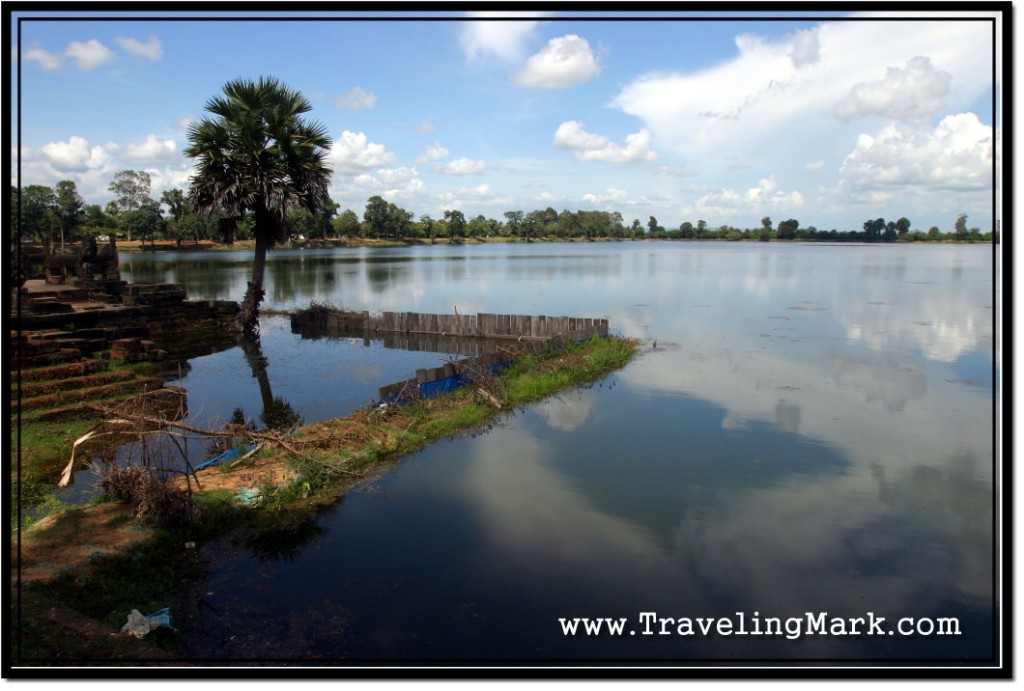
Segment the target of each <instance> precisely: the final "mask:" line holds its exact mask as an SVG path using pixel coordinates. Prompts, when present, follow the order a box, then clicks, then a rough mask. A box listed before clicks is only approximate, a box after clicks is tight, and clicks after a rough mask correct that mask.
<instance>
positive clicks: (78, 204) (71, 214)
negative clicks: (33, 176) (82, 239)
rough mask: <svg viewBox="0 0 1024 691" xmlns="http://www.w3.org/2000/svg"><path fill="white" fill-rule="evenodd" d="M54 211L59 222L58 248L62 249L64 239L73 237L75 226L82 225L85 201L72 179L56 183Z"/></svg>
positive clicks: (69, 239)
mask: <svg viewBox="0 0 1024 691" xmlns="http://www.w3.org/2000/svg"><path fill="white" fill-rule="evenodd" d="M55 194H56V207H55V210H56V213H57V220H58V221H59V222H60V248H61V249H64V240H65V239H67V240H68V241H69V242H70V241H71V240H73V239H74V233H75V228H77V227H78V226H80V225H82V221H83V220H84V218H85V202H84V201H83V200H82V197H81V195H79V194H78V188H77V187H76V186H75V182H74V180H61V181H60V182H58V183H57V189H56V190H55Z"/></svg>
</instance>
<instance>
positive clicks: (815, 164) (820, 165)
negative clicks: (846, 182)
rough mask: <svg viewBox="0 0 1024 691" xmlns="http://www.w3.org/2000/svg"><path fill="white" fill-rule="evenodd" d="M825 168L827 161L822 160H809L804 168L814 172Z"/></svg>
mask: <svg viewBox="0 0 1024 691" xmlns="http://www.w3.org/2000/svg"><path fill="white" fill-rule="evenodd" d="M824 169H825V161H822V160H817V161H809V162H808V163H807V164H806V165H804V170H806V171H809V172H812V173H815V172H817V171H819V170H824Z"/></svg>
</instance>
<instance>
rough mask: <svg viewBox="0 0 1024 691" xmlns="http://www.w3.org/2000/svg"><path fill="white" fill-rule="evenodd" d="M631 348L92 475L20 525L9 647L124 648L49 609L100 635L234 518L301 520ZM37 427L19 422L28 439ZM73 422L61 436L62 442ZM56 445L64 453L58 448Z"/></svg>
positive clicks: (541, 364) (153, 602)
mask: <svg viewBox="0 0 1024 691" xmlns="http://www.w3.org/2000/svg"><path fill="white" fill-rule="evenodd" d="M637 347H638V343H637V342H636V341H632V340H627V339H622V338H595V339H593V340H591V341H588V342H586V343H582V344H574V345H569V346H567V347H566V348H564V349H562V350H552V351H546V352H541V353H525V352H524V353H522V354H521V355H520V356H519V358H518V359H517V361H516V363H515V364H514V365H512V366H511V367H509V368H508V369H506V370H504V371H503V372H501V373H499V374H497V375H487V376H480V377H477V378H475V379H474V380H473V381H472V383H471V384H470V385H469V386H465V387H463V388H460V389H458V390H456V391H454V392H452V393H450V394H447V395H445V396H441V397H438V398H434V399H421V400H414V401H411V402H409V403H406V404H403V405H397V404H388V405H380V406H371V407H367V408H363V409H359V410H356V411H353V412H352V413H351V414H350V415H347V416H345V417H343V418H337V419H331V420H325V421H322V422H318V423H315V424H311V425H306V426H303V427H299V428H296V429H293V430H290V431H289V433H287V434H283V433H276V432H274V431H272V430H264V431H262V432H256V431H255V430H252V429H245V428H242V427H239V426H236V427H233V428H231V429H229V430H227V431H226V432H224V434H225V435H226V436H225V439H227V440H231V441H229V442H228V443H232V441H233V443H236V444H239V445H240V446H243V447H249V446H250V444H251V443H252V442H254V441H258V442H262V444H261V446H260V449H259V450H258V451H257V452H255V453H252V454H249V455H247V456H245V455H242V457H241V458H239V459H238V460H235V461H232V462H228V463H224V464H221V465H218V466H215V467H211V468H208V469H206V470H202V471H200V472H198V473H196V474H195V475H194V476H191V477H190V478H189V481H188V482H187V483H186V482H185V481H184V479H181V480H171V481H170V482H169V483H154V482H153V480H152V478H151V477H148V476H147V475H146V473H140V472H138V471H130V470H129V471H124V470H111V469H108V470H109V472H105V473H104V472H101V481H102V483H103V487H104V488H105V490H106V496H105V497H103V498H102V499H101V500H97V501H95V502H93V503H91V504H90V505H87V506H82V507H75V508H71V509H69V510H64V511H59V512H56V513H54V514H53V515H51V516H49V517H47V518H46V519H44V520H42V521H39V522H38V523H37V524H36V525H34V526H33V527H32V528H30V529H25V530H24V531H22V532H21V534H20V535H19V540H18V541H17V542H18V544H16V545H15V549H16V550H20V551H19V552H17V553H16V554H15V563H16V564H17V567H18V571H17V573H16V574H15V575H16V576H17V577H19V578H20V585H21V587H20V589H19V590H20V593H19V597H20V602H21V605H22V609H21V615H22V616H21V617H20V618H19V621H18V622H17V623H16V627H18V630H17V634H18V643H19V650H18V651H17V652H16V655H17V657H18V659H19V660H21V661H25V662H27V661H29V660H31V659H37V660H38V659H48V660H54V659H56V658H60V659H75V658H76V657H77V658H79V659H81V658H90V657H91V658H93V659H117V658H119V657H126V658H127V657H130V656H131V650H130V649H122V648H121V647H120V646H118V645H116V644H113V643H112V642H111V640H110V637H109V636H103V637H99V636H97V637H93V638H89V637H88V636H86V637H82V636H69V635H67V634H68V632H67V630H65V629H62V628H61V627H59V626H54V622H53V621H52V618H53V616H54V615H53V612H54V611H57V610H55V609H54V608H57V607H62V606H63V607H66V606H67V605H68V603H73V605H74V607H75V608H76V610H77V613H75V614H76V615H81V616H83V617H85V618H91V620H92V621H93V624H94V625H96V622H99V628H100V629H103V628H104V627H106V629H105V630H106V631H107V632H108V633H109V631H111V630H116V629H118V628H120V626H121V625H122V624H123V623H124V619H125V617H126V616H127V613H128V612H129V611H130V610H131V609H139V610H140V611H144V612H145V611H156V610H158V609H160V608H162V607H166V606H167V604H168V601H167V598H168V597H169V596H170V594H172V593H174V592H175V591H177V590H179V589H180V588H181V587H183V586H185V585H187V584H188V583H190V582H192V581H194V580H195V579H197V578H199V577H201V575H200V568H201V567H200V563H199V559H198V553H197V550H196V549H195V547H196V546H197V545H198V546H201V545H202V544H203V543H204V542H205V541H208V540H211V539H213V538H215V537H217V536H220V535H224V534H226V533H227V532H228V531H230V530H232V529H236V528H242V529H244V530H245V531H246V532H247V533H250V534H251V535H254V536H260V535H263V534H272V533H274V532H275V531H278V532H279V531H280V530H281V526H282V525H286V526H292V527H294V526H295V525H300V524H306V523H308V522H310V521H312V520H313V517H314V516H315V511H316V509H317V507H320V506H323V505H325V504H329V503H331V502H333V501H334V500H336V499H337V498H338V497H339V496H340V495H342V494H344V493H345V492H346V491H348V490H349V489H350V488H352V487H353V486H354V485H356V484H357V483H360V482H363V481H365V480H367V479H369V478H372V477H374V476H376V475H378V474H379V473H381V472H384V471H385V470H386V469H387V468H388V467H390V465H391V464H393V463H394V462H395V461H396V460H397V459H399V458H400V457H402V456H403V455H405V454H408V453H410V452H413V451H416V450H418V449H421V448H423V447H425V446H426V445H428V444H430V443H431V442H433V441H436V440H438V439H442V438H445V437H450V436H452V435H454V434H457V433H460V432H464V431H473V430H479V429H480V427H481V426H482V425H485V424H487V422H488V421H489V420H492V419H493V418H495V417H496V416H499V415H501V414H503V413H504V412H507V411H509V410H514V409H515V408H517V407H520V406H522V405H525V404H528V403H530V402H532V401H537V400H540V399H542V398H544V397H546V396H548V395H550V394H553V393H555V392H558V391H561V390H564V389H566V388H568V387H572V386H585V385H588V384H590V383H593V382H595V381H597V380H599V379H601V378H603V377H604V376H606V375H608V374H609V373H611V372H613V371H614V370H616V369H619V368H621V367H622V366H624V365H625V364H626V363H627V362H628V361H629V359H630V358H631V357H632V356H633V355H634V354H635V352H636V350H637ZM35 424H38V423H32V424H29V425H28V427H29V432H28V434H29V435H33V434H34V432H33V431H32V428H33V427H34V425H35ZM76 424H80V423H76ZM82 431H83V430H82V429H76V430H74V431H71V432H69V434H68V435H67V436H66V437H65V441H66V440H67V439H68V438H70V437H73V436H74V435H75V434H79V433H81V432H82ZM60 446H61V444H58V445H56V446H55V448H59V447H60ZM64 451H65V453H64V458H65V459H66V457H67V453H66V452H67V447H66V446H65V447H64ZM197 481H198V485H197ZM253 539H254V541H257V542H258V541H259V540H260V538H259V537H255V538H253ZM183 545H185V548H183ZM19 558H20V559H19ZM154 641H155V642H156V643H159V644H163V645H165V646H166V647H170V648H173V646H174V643H175V641H174V638H173V636H169V635H167V634H161V636H157V637H155V638H154ZM68 646H70V648H69V647H68ZM147 651H149V653H147V654H150V653H151V652H152V650H151V647H147Z"/></svg>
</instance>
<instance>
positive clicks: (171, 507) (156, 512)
mask: <svg viewBox="0 0 1024 691" xmlns="http://www.w3.org/2000/svg"><path fill="white" fill-rule="evenodd" d="M100 481H101V482H102V483H103V489H104V491H105V492H106V493H107V494H108V495H109V496H110V497H112V498H114V499H116V500H118V501H122V502H124V503H126V504H128V505H129V506H130V507H131V508H132V513H133V514H134V515H135V518H136V519H137V520H138V521H139V522H140V523H142V524H143V525H147V526H152V527H157V528H164V529H166V530H171V531H174V532H182V531H184V530H186V529H188V528H191V527H193V526H194V525H195V523H196V521H197V519H198V518H199V511H200V506H199V504H197V503H196V502H195V501H194V500H193V499H192V495H191V493H190V492H188V491H186V490H183V489H178V488H177V487H173V486H172V485H171V483H170V482H168V481H167V480H161V479H157V478H155V477H153V475H152V474H151V473H150V471H149V469H147V468H143V467H141V466H136V465H130V466H127V467H123V468H122V467H120V466H117V465H115V464H113V463H105V464H104V465H103V466H101V468H100Z"/></svg>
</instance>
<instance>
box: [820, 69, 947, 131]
mask: <svg viewBox="0 0 1024 691" xmlns="http://www.w3.org/2000/svg"><path fill="white" fill-rule="evenodd" d="M951 79H952V77H951V76H950V75H949V73H947V72H943V71H941V70H936V69H935V68H934V67H932V63H931V60H929V59H928V58H926V57H923V56H917V57H915V58H912V59H911V60H908V61H907V66H906V68H905V69H900V68H898V67H890V68H888V70H887V74H886V77H885V79H881V80H878V81H874V82H858V83H856V84H854V85H853V87H852V88H851V89H850V94H849V96H847V97H846V98H844V99H843V100H841V101H839V102H838V103H836V105H835V111H834V112H835V114H836V117H838V118H839V119H840V120H843V121H844V122H849V121H850V120H854V119H856V118H863V117H868V116H871V115H879V116H882V117H884V118H890V119H897V120H899V119H907V118H923V117H927V116H929V115H932V114H934V113H937V112H939V111H941V110H942V109H943V107H944V106H945V101H946V96H947V95H948V94H949V82H950V80H951Z"/></svg>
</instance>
